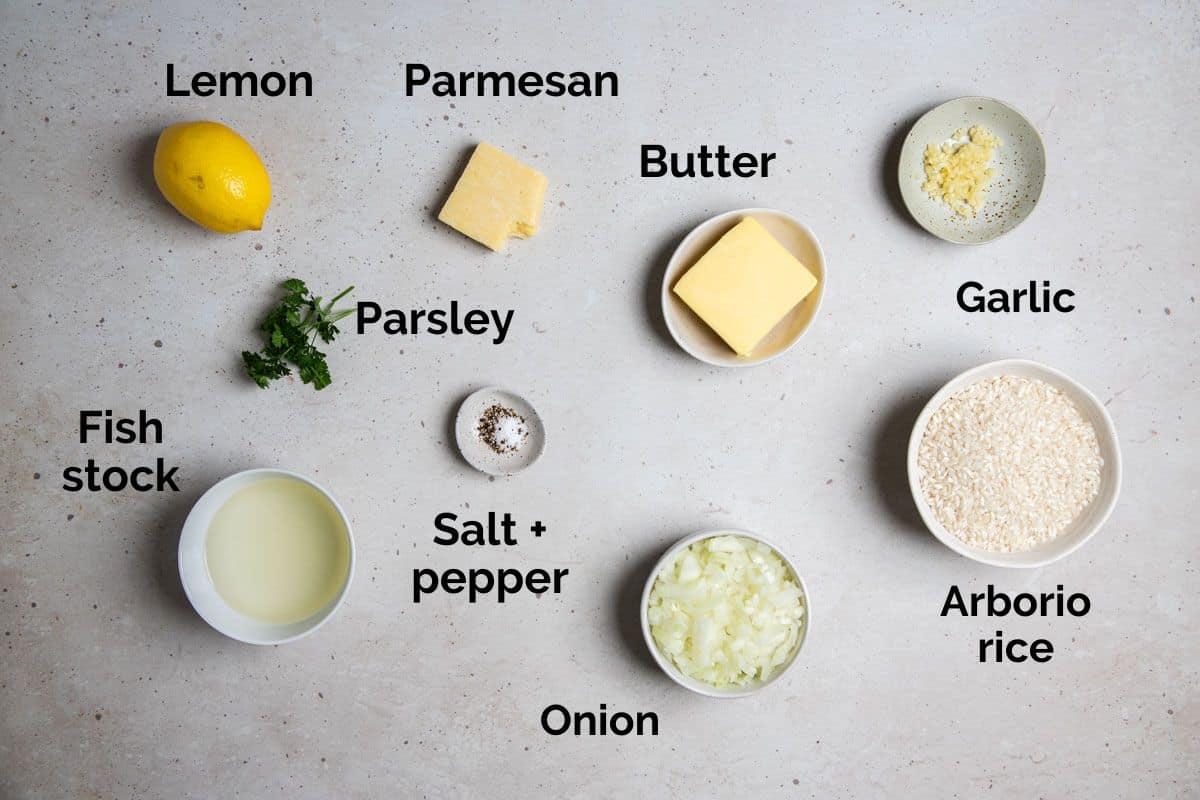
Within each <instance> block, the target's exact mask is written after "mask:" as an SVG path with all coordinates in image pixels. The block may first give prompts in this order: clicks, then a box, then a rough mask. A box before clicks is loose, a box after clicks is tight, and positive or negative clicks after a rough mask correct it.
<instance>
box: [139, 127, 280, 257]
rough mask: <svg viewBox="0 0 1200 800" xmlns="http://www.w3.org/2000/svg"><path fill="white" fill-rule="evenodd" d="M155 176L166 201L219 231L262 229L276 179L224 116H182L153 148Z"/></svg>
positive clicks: (189, 217) (160, 137)
mask: <svg viewBox="0 0 1200 800" xmlns="http://www.w3.org/2000/svg"><path fill="white" fill-rule="evenodd" d="M154 182H155V183H157V184H158V189H159V191H161V192H162V193H163V197H165V198H167V202H168V203H170V204H171V205H173V206H175V209H176V210H177V211H178V212H179V213H180V214H183V215H184V216H185V217H187V218H188V219H190V220H191V221H192V222H195V223H196V224H198V225H203V226H204V227H206V228H208V229H209V230H214V231H218V232H220V233H237V232H238V231H246V230H252V231H257V230H261V229H262V223H263V217H264V216H266V213H267V206H269V205H270V204H271V179H270V178H269V177H267V169H266V167H264V166H263V163H262V161H261V160H260V159H259V157H258V154H257V153H255V152H254V148H253V147H251V146H250V145H249V144H248V143H247V142H246V140H245V139H243V138H242V137H241V136H238V135H237V133H236V132H235V131H233V130H232V129H231V128H228V127H226V126H224V125H222V124H221V123H219V122H181V123H179V124H177V125H172V126H170V127H169V128H166V129H165V130H163V132H162V133H161V134H160V135H159V137H158V145H157V146H156V147H155V148H154Z"/></svg>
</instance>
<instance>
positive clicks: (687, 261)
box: [662, 208, 825, 367]
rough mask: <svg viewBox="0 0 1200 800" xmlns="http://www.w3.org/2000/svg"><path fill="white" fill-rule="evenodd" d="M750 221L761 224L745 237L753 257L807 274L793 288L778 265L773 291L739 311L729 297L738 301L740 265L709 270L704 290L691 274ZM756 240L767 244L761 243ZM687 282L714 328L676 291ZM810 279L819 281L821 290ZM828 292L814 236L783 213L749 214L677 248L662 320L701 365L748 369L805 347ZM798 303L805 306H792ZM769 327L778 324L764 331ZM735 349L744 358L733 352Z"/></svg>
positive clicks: (772, 274)
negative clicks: (704, 302)
mask: <svg viewBox="0 0 1200 800" xmlns="http://www.w3.org/2000/svg"><path fill="white" fill-rule="evenodd" d="M747 219H749V220H752V221H753V222H754V223H757V225H756V226H754V230H753V231H746V233H749V234H751V241H749V246H750V248H751V252H753V253H754V254H755V256H756V257H759V256H761V255H765V256H766V257H767V258H772V257H773V256H779V258H775V259H773V260H776V261H781V260H786V261H790V262H791V265H792V266H794V265H795V264H796V261H798V262H799V263H800V265H802V266H801V267H799V268H797V269H795V270H793V272H796V273H800V275H801V276H802V278H801V280H800V281H797V280H795V279H794V278H795V276H794V275H792V274H789V270H790V269H791V267H789V265H788V264H785V263H778V264H775V265H772V267H771V269H769V270H768V271H767V272H766V274H765V275H764V276H763V278H764V279H765V280H768V281H770V282H771V285H770V287H769V288H770V290H769V291H762V290H759V291H750V292H749V293H748V294H747V295H746V296H744V297H742V298H741V301H742V302H741V304H740V305H737V306H732V305H727V304H726V303H725V302H724V298H725V297H729V298H731V299H735V300H736V299H738V298H736V294H737V291H736V290H737V288H738V287H737V286H736V281H737V278H738V273H737V269H738V265H737V264H736V262H729V263H726V264H716V265H711V266H713V267H714V269H710V270H707V274H706V275H705V276H704V284H703V285H702V284H701V282H699V281H697V280H695V279H696V278H697V277H698V276H696V275H691V276H689V272H690V271H691V270H692V268H693V267H695V266H697V265H698V264H700V263H701V261H702V260H703V259H704V258H705V256H707V255H708V254H709V253H710V251H714V246H716V245H717V244H718V243H720V242H721V241H722V239H723V237H725V236H726V234H729V233H731V231H735V229H737V228H738V227H739V226H740V225H741V224H742V223H743V222H744V221H745V220H747ZM759 226H761V227H759ZM764 233H765V234H766V236H765V238H764V237H763V236H762V234H764ZM754 237H757V238H759V239H762V240H763V241H761V242H757V243H756V242H754V241H753V238H754ZM759 244H761V245H763V247H758V245H759ZM714 252H715V251H714ZM793 259H794V260H793ZM685 276H688V282H687V283H688V284H691V285H690V286H688V285H687V284H684V285H685V286H686V287H687V288H688V289H690V292H691V294H692V295H693V297H695V296H696V295H700V297H701V298H702V299H706V300H707V302H708V308H706V309H705V310H706V311H709V312H710V314H711V315H712V318H711V319H710V320H706V319H704V317H703V316H702V315H701V314H700V313H699V311H697V310H694V308H693V307H691V306H690V305H689V302H687V301H685V300H684V298H682V297H681V296H680V293H679V291H677V289H678V288H679V287H680V285H681V281H683V279H684V278H685ZM808 276H811V279H815V284H813V283H811V281H810V279H809V277H808ZM776 288H778V291H775V289H776ZM824 291H825V256H824V253H823V252H822V250H821V245H820V243H819V242H818V241H817V237H816V236H814V235H813V233H812V231H810V230H809V229H808V228H807V227H805V226H804V225H803V224H802V223H800V221H799V220H797V219H796V218H794V217H792V216H791V215H789V214H786V213H784V212H782V211H776V210H774V209H769V208H743V209H738V210H737V211H729V212H726V213H724V214H718V215H717V216H715V217H713V218H712V219H709V220H707V221H706V222H703V223H701V224H700V225H698V226H696V228H695V229H693V230H692V232H691V233H689V234H688V235H687V236H686V237H684V239H683V241H682V242H680V243H679V246H678V247H677V248H675V252H674V253H673V254H672V255H671V259H670V261H669V262H668V263H667V268H666V271H665V273H664V275H663V283H662V313H663V319H664V320H665V322H666V325H667V329H668V330H669V331H670V332H671V336H672V337H673V338H674V339H675V341H676V342H677V343H678V344H679V346H680V347H682V348H683V349H684V350H685V351H687V352H688V353H689V354H691V355H692V356H694V357H695V358H697V359H699V360H700V361H703V362H705V363H706V364H712V365H714V366H718V367H749V366H753V365H755V364H762V363H764V362H766V361H770V360H771V359H773V358H777V357H779V356H781V355H783V354H784V353H785V352H787V351H788V350H789V349H791V348H792V347H793V346H794V345H795V344H796V342H797V341H799V340H800V337H801V336H803V335H804V332H805V331H807V330H808V328H809V326H810V325H811V324H812V321H813V319H814V318H815V317H816V315H817V311H818V309H819V308H820V305H821V297H822V295H823V294H824ZM797 296H799V297H800V299H799V300H797V301H796V302H792V300H793V299H794V298H795V297H797ZM780 298H783V299H782V300H781V299H780ZM713 322H716V323H717V326H718V327H720V328H722V329H723V332H722V333H718V332H717V330H716V329H715V328H714V326H713V325H712V324H711V323H713ZM771 323H775V324H773V325H771V326H770V327H769V328H767V329H765V330H764V328H765V327H766V326H767V325H770V324H771ZM731 340H732V341H731ZM735 344H736V345H737V346H738V347H739V348H740V349H741V350H742V351H743V352H741V353H739V352H738V351H737V350H735V346H734V345H735Z"/></svg>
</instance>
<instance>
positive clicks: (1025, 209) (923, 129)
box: [899, 97, 1046, 244]
mask: <svg viewBox="0 0 1200 800" xmlns="http://www.w3.org/2000/svg"><path fill="white" fill-rule="evenodd" d="M975 124H980V125H983V126H984V127H985V128H987V129H988V130H990V131H991V132H992V133H994V134H995V135H996V136H998V137H1000V140H1001V141H1002V142H1003V145H1002V146H1001V147H999V148H997V149H996V151H995V155H994V157H993V161H994V163H995V167H996V176H995V178H993V179H992V183H991V184H990V185H989V186H988V187H987V190H986V192H985V198H986V199H985V201H984V204H983V207H982V208H981V209H980V210H979V213H978V214H976V215H975V216H974V217H961V216H959V215H958V214H956V213H954V212H953V211H951V210H950V208H949V207H948V206H946V205H945V204H944V203H941V202H940V201H937V200H934V199H933V198H931V197H930V196H929V195H928V194H926V193H925V192H924V191H923V190H922V189H921V186H922V184H924V183H925V147H926V145H930V144H937V145H940V144H942V143H943V142H945V141H947V140H948V139H949V138H950V137H951V136H952V135H953V134H954V133H955V131H958V130H960V129H962V128H970V127H971V126H972V125H975ZM899 181H900V195H901V197H903V198H904V204H905V205H906V206H907V207H908V211H909V213H910V214H912V217H913V219H915V220H916V221H917V223H918V224H919V225H920V226H921V227H923V228H924V229H925V230H927V231H929V232H930V233H932V234H933V235H934V236H937V237H939V238H941V239H945V240H946V241H948V242H954V243H955V244H984V243H985V242H990V241H992V240H993V239H996V238H998V237H1000V236H1003V235H1004V234H1006V233H1008V232H1009V231H1011V230H1013V229H1014V228H1016V227H1017V226H1018V225H1020V224H1021V223H1022V222H1023V221H1024V220H1025V218H1026V217H1028V216H1029V215H1030V213H1032V212H1033V208H1034V206H1036V205H1037V202H1038V199H1039V198H1040V197H1041V196H1042V186H1043V185H1044V184H1045V181H1046V146H1045V144H1043V142H1042V137H1041V136H1039V135H1038V132H1037V130H1036V129H1035V128H1034V127H1033V123H1031V122H1030V121H1029V120H1028V119H1026V118H1025V117H1024V115H1022V114H1021V112H1019V111H1017V110H1016V109H1015V108H1013V107H1012V106H1010V105H1007V104H1005V103H1002V102H1000V101H999V100H993V99H991V98H989V97H960V98H958V99H957V100H950V101H949V102H946V103H942V104H941V105H940V106H938V107H937V108H934V109H933V110H932V111H929V112H928V113H926V114H925V115H924V116H923V117H921V118H920V119H919V120H917V122H916V124H915V125H913V127H912V130H911V131H909V132H908V136H907V137H906V138H905V139H904V145H903V147H902V149H901V151H900V170H899Z"/></svg>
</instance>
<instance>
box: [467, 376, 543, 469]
mask: <svg viewBox="0 0 1200 800" xmlns="http://www.w3.org/2000/svg"><path fill="white" fill-rule="evenodd" d="M489 406H504V407H505V408H509V409H512V410H513V411H515V412H516V413H517V414H519V415H520V416H521V417H523V418H524V419H525V424H526V426H528V429H529V438H528V439H527V440H526V441H525V444H524V446H522V447H521V449H519V450H517V452H515V453H497V452H496V451H495V450H493V449H492V448H491V447H489V446H488V445H487V443H485V442H484V441H483V439H482V437H480V435H479V430H478V426H479V420H480V418H481V417H482V416H483V413H484V411H486V410H487V409H488V407H489ZM454 438H455V441H456V442H457V443H458V450H459V452H461V453H462V456H463V458H464V459H466V461H467V463H468V464H470V465H471V466H472V467H474V468H475V469H477V470H479V471H480V472H485V473H487V474H488V475H513V474H515V473H517V472H520V471H521V470H523V469H525V468H526V467H528V466H530V465H531V464H533V462H535V461H537V460H538V458H539V457H540V456H541V455H542V451H543V450H545V449H546V428H545V426H544V425H542V418H541V417H540V416H538V413H537V411H536V410H535V409H534V407H533V406H532V405H531V404H530V403H529V401H528V400H526V399H525V398H524V397H521V396H520V395H518V394H514V393H512V392H506V391H504V390H503V389H498V388H496V387H495V386H488V387H486V388H483V389H480V390H478V391H476V392H472V393H471V394H470V395H469V396H468V397H467V398H466V399H465V400H463V401H462V405H461V406H459V408H458V415H457V416H456V417H455V419H454Z"/></svg>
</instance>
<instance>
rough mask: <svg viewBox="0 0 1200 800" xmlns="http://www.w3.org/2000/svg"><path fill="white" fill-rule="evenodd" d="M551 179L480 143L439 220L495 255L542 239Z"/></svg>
mask: <svg viewBox="0 0 1200 800" xmlns="http://www.w3.org/2000/svg"><path fill="white" fill-rule="evenodd" d="M545 194H546V176H545V175H543V174H542V173H540V172H538V171H537V170H536V169H534V168H533V167H528V166H526V165H524V164H522V163H521V162H520V161H517V160H516V159H515V158H513V157H512V156H509V155H507V154H505V153H504V152H503V151H501V150H499V149H497V148H495V147H492V146H491V145H490V144H488V143H487V142H480V143H479V146H478V147H476V148H475V152H474V153H472V154H471V160H470V161H469V162H467V168H466V169H465V170H463V174H462V175H461V176H459V179H458V183H457V184H455V185H454V191H453V192H451V193H450V197H449V199H447V200H446V205H444V206H442V211H441V213H439V214H438V219H440V220H441V221H442V222H444V223H446V224H447V225H449V226H450V227H452V228H454V229H455V230H456V231H458V232H459V233H462V234H465V235H467V236H470V237H471V238H472V239H474V240H475V241H477V242H479V243H480V244H482V245H484V246H486V247H490V248H491V249H492V250H503V249H504V245H505V243H506V242H507V241H508V239H509V237H510V236H516V237H519V238H521V239H527V238H529V237H530V236H533V235H534V234H535V233H537V228H538V220H539V219H541V216H542V198H543V197H544V196H545Z"/></svg>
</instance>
